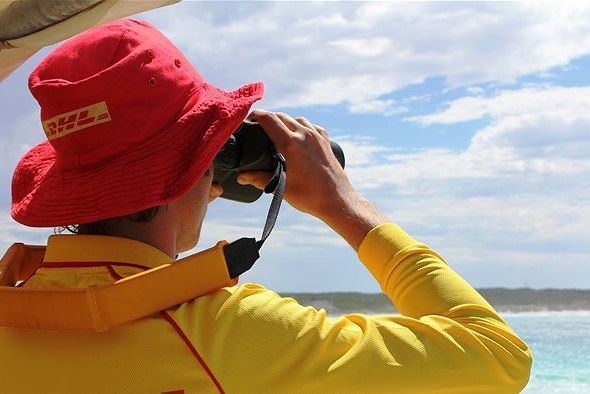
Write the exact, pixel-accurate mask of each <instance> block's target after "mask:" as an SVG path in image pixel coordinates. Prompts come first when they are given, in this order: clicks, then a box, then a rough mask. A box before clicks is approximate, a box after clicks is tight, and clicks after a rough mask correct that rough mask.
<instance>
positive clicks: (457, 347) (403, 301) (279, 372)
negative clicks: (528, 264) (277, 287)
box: [175, 224, 531, 393]
mask: <svg viewBox="0 0 590 394" xmlns="http://www.w3.org/2000/svg"><path fill="white" fill-rule="evenodd" d="M359 257H360V259H361V260H362V261H363V263H364V264H365V265H366V266H367V268H368V269H369V270H370V271H371V273H372V274H373V275H374V276H375V278H376V279H377V280H378V281H379V283H380V284H381V286H382V288H383V290H384V292H385V293H386V294H387V295H388V296H389V297H390V298H391V300H392V302H393V303H394V304H395V305H396V306H397V308H398V310H399V311H400V312H401V315H394V316H365V315H362V314H351V315H347V316H343V317H340V318H337V319H330V318H328V317H327V315H326V312H325V311H323V310H319V311H317V310H315V309H314V308H312V307H303V306H301V305H299V304H298V303H297V302H296V301H294V300H293V299H289V298H282V297H280V296H278V295H277V294H275V293H273V292H271V291H269V290H266V289H265V288H263V287H262V286H259V285H254V284H245V285H241V286H238V287H234V288H228V289H224V290H221V291H219V292H217V293H215V294H213V295H211V296H207V297H201V298H199V299H197V300H195V301H194V302H191V303H188V304H184V305H183V306H181V307H180V308H179V309H178V310H177V311H176V313H175V318H176V319H177V320H179V323H181V325H182V326H183V327H185V329H186V330H187V332H189V333H190V337H191V340H192V341H194V343H195V346H196V347H197V348H198V349H200V351H201V352H202V355H203V358H204V359H205V360H206V362H207V363H208V365H209V367H210V368H211V370H212V371H213V373H214V374H215V376H217V378H218V379H219V380H220V383H221V385H222V387H224V389H225V390H226V392H228V393H231V392H280V393H289V392H293V393H302V392H304V393H311V392H322V393H324V392H326V393H341V392H347V393H348V392H358V393H383V392H386V391H394V392H396V393H428V392H436V393H461V392H464V393H516V392H519V391H520V390H521V389H522V388H523V387H524V385H525V384H526V382H527V380H528V376H529V372H530V367H531V353H530V351H529V349H528V348H527V346H526V344H525V343H523V342H522V341H521V340H520V339H519V338H518V337H517V336H516V334H514V332H513V331H512V330H511V329H510V328H509V327H508V326H507V325H506V323H504V322H503V321H502V319H501V318H500V317H499V316H498V315H497V313H496V312H495V311H494V310H493V308H492V307H491V306H490V305H489V304H488V303H487V302H486V301H485V300H484V299H483V298H482V297H481V296H480V295H479V294H478V293H477V292H476V291H475V290H474V289H473V288H472V287H471V286H469V285H468V284H467V283H466V282H465V281H464V280H463V279H461V278H460V277H459V276H458V275H457V274H456V273H455V272H453V271H452V270H451V269H450V268H449V267H448V266H447V264H446V263H445V262H444V261H443V260H442V259H441V258H440V257H439V256H438V255H437V254H436V253H434V252H433V251H431V250H430V249H428V247H426V246H425V245H423V244H420V243H418V242H416V241H414V240H413V239H412V238H411V237H410V236H409V235H407V234H406V233H405V232H403V230H401V229H400V228H399V227H397V226H395V225H393V224H387V225H382V226H379V227H377V228H375V229H373V230H372V231H371V232H370V233H369V234H368V235H367V237H366V239H365V240H364V241H363V243H362V244H361V246H360V249H359Z"/></svg>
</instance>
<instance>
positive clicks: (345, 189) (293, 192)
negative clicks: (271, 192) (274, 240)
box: [238, 110, 387, 250]
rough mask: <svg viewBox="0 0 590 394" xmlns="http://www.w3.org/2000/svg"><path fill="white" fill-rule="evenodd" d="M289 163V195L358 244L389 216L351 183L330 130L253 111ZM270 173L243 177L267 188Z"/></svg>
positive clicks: (298, 206)
mask: <svg viewBox="0 0 590 394" xmlns="http://www.w3.org/2000/svg"><path fill="white" fill-rule="evenodd" d="M250 118H251V119H253V120H256V122H258V124H260V126H262V128H263V129H264V131H265V132H266V133H267V134H268V136H269V137H270V139H271V140H272V141H273V143H274V145H275V147H276V149H277V151H278V152H279V153H281V154H282V155H283V156H284V157H285V160H286V163H287V187H286V190H285V200H287V201H288V202H289V204H291V205H292V206H293V207H294V208H296V209H298V210H300V211H302V212H305V213H309V214H311V215H313V216H315V217H317V218H319V219H321V220H323V221H324V222H325V223H326V224H328V225H329V226H330V227H332V228H333V229H334V230H336V231H337V232H338V233H339V234H340V235H341V236H342V237H343V238H344V239H346V240H347V241H348V242H349V243H350V245H351V246H352V247H353V248H355V250H356V249H357V248H358V246H359V244H360V242H361V241H362V240H363V238H364V237H365V235H366V234H367V232H369V231H370V230H371V229H372V228H373V227H375V226H376V225H378V224H380V223H384V222H386V221H387V220H386V218H385V217H384V216H383V215H382V214H381V213H380V212H379V211H378V210H377V209H376V208H374V207H373V206H372V205H371V204H370V203H368V202H367V201H366V200H365V199H364V198H363V197H362V196H361V195H360V194H359V193H358V192H357V191H356V190H355V189H354V188H353V186H352V185H351V183H350V181H349V179H348V177H347V176H346V174H345V172H344V170H343V169H342V167H341V165H340V163H339V162H338V160H337V159H336V157H335V156H334V154H333V153H332V149H331V147H330V142H329V140H328V133H327V132H326V130H324V129H323V128H322V127H320V126H317V125H314V124H312V123H311V122H309V121H308V120H307V119H305V118H296V119H294V118H292V117H291V116H289V115H287V114H284V113H273V112H267V111H262V110H256V111H254V112H252V114H251V116H250ZM270 177H271V174H269V173H267V172H245V173H242V174H240V175H239V177H238V182H240V183H243V184H251V185H254V186H256V187H257V188H260V189H263V188H264V186H265V185H266V184H267V183H268V181H269V180H270Z"/></svg>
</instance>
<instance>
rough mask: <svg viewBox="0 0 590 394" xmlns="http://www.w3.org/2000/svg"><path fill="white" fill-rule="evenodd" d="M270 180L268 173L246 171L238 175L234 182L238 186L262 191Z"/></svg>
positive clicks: (270, 175) (270, 176)
mask: <svg viewBox="0 0 590 394" xmlns="http://www.w3.org/2000/svg"><path fill="white" fill-rule="evenodd" d="M271 178H272V174H271V173H270V172H268V171H246V172H242V173H240V174H239V175H238V177H237V178H236V180H237V181H238V183H239V184H240V185H252V186H254V187H256V188H257V189H260V190H264V187H265V186H266V185H267V184H268V182H270V179H271Z"/></svg>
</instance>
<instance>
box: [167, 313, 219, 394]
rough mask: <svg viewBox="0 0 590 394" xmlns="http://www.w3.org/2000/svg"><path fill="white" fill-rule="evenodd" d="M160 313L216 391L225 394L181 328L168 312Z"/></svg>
mask: <svg viewBox="0 0 590 394" xmlns="http://www.w3.org/2000/svg"><path fill="white" fill-rule="evenodd" d="M161 313H162V316H164V319H166V320H167V321H168V323H170V325H171V326H172V327H173V328H174V330H176V332H177V333H178V335H180V337H181V338H182V340H183V341H184V343H185V344H186V346H188V348H189V349H190V351H191V352H192V353H193V355H194V356H195V357H196V359H197V361H198V362H199V364H201V367H203V369H204V370H205V372H207V375H209V378H210V379H211V381H212V382H213V384H215V387H217V390H218V391H219V392H220V393H225V391H223V387H221V384H220V383H219V381H218V380H217V378H216V377H215V375H214V374H213V371H211V369H209V366H208V365H207V363H206V362H205V360H203V357H201V355H200V354H199V352H198V351H197V349H196V348H195V346H194V345H193V343H192V342H191V341H190V339H188V337H187V336H186V334H185V333H184V332H183V331H182V328H180V326H179V325H178V323H176V321H175V320H174V319H173V318H172V316H170V314H168V312H166V311H162V312H161Z"/></svg>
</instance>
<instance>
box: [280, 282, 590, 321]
mask: <svg viewBox="0 0 590 394" xmlns="http://www.w3.org/2000/svg"><path fill="white" fill-rule="evenodd" d="M478 291H479V292H480V293H481V294H482V295H483V296H484V297H485V298H486V299H487V300H488V302H489V303H490V304H492V305H493V306H494V308H496V310H498V311H499V312H543V311H590V290H578V289H529V288H520V289H507V288H500V287H497V288H483V289H478ZM281 295H283V296H286V297H293V298H295V299H296V300H297V301H299V303H300V304H302V305H311V306H314V307H316V308H318V309H319V308H324V309H326V311H327V312H328V313H329V314H330V315H342V314H346V313H351V312H357V313H358V312H361V313H368V314H383V313H396V309H395V307H394V306H393V305H392V304H391V302H390V301H389V299H388V298H387V296H385V295H384V294H369V293H352V292H351V293H281Z"/></svg>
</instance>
